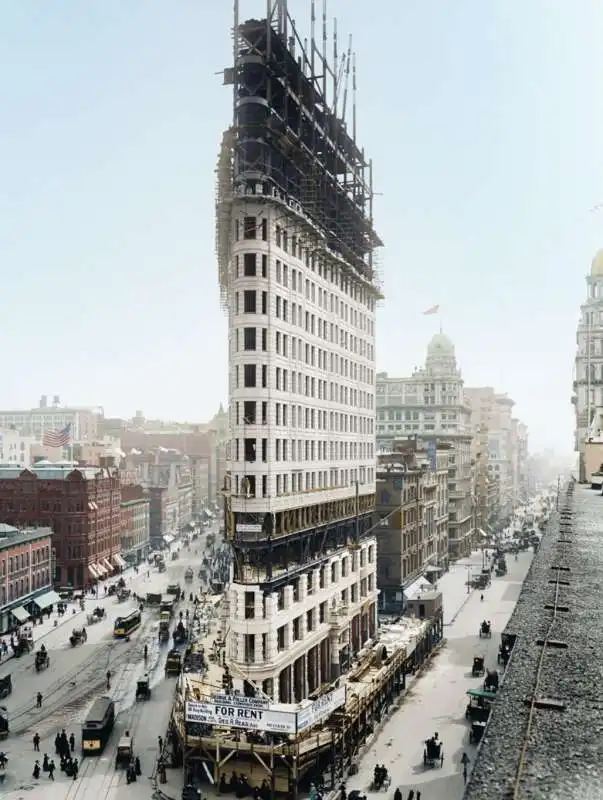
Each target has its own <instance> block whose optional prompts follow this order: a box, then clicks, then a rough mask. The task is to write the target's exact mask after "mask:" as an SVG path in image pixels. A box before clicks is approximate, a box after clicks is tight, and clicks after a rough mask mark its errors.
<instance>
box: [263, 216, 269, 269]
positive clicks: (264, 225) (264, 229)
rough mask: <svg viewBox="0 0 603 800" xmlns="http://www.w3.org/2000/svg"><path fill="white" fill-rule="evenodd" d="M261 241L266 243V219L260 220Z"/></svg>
mask: <svg viewBox="0 0 603 800" xmlns="http://www.w3.org/2000/svg"><path fill="white" fill-rule="evenodd" d="M262 241H264V242H267V241H268V220H267V219H263V220H262ZM264 277H266V276H264Z"/></svg>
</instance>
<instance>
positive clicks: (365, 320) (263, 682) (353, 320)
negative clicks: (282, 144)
mask: <svg viewBox="0 0 603 800" xmlns="http://www.w3.org/2000/svg"><path fill="white" fill-rule="evenodd" d="M232 225H233V235H234V241H233V244H232V265H231V273H230V276H229V277H230V280H229V286H228V295H229V326H230V400H229V411H230V426H231V432H232V438H231V443H230V460H229V478H230V492H229V509H228V511H229V513H228V515H227V529H228V531H229V533H230V535H231V537H232V539H233V544H234V551H235V568H234V579H235V580H234V583H233V584H232V586H231V588H230V618H229V625H230V635H229V652H228V656H229V661H230V664H231V666H232V667H233V670H234V673H235V674H237V672H238V674H239V675H244V676H245V678H246V679H247V680H249V681H251V682H252V683H255V684H256V685H259V686H261V687H262V688H263V691H264V692H265V693H266V694H268V695H269V696H271V697H273V698H274V699H275V700H279V701H280V702H293V701H299V700H301V699H303V698H304V697H306V696H307V694H308V693H309V692H311V691H313V690H314V689H315V688H316V687H317V686H318V685H320V684H321V683H324V682H327V681H328V680H330V679H331V677H332V676H333V675H337V674H339V673H340V671H344V670H345V669H346V668H347V667H348V665H349V664H350V661H351V657H352V655H353V653H354V652H357V651H358V650H359V649H360V648H361V647H362V645H363V644H364V643H365V642H366V641H367V639H369V638H370V637H372V636H373V635H374V632H375V627H376V599H377V586H376V544H375V542H376V540H375V538H374V536H373V535H370V534H368V533H367V531H368V529H369V527H370V523H371V518H370V513H371V511H372V508H373V507H374V496H375V449H374V436H375V430H374V415H375V410H374V409H375V405H374V403H375V400H374V381H375V338H374V337H375V299H376V297H375V289H374V287H373V286H372V285H371V283H370V281H368V280H367V279H366V277H364V276H363V275H361V274H360V273H358V272H356V271H355V270H354V269H352V268H350V266H349V265H346V264H345V263H343V262H341V261H340V260H337V259H335V258H334V257H332V256H330V255H329V254H328V252H326V251H325V252H323V253H321V254H317V253H316V252H314V251H313V250H312V248H311V247H310V246H309V241H308V237H309V236H310V235H311V229H310V228H309V227H308V225H307V224H305V223H304V220H303V218H302V217H300V216H299V215H296V214H287V213H286V212H285V210H284V209H282V208H281V207H279V206H278V205H271V204H267V203H258V202H257V200H256V201H254V199H253V198H245V199H241V200H239V201H238V202H237V203H236V204H235V206H234V208H233V217H232ZM252 543H255V545H257V546H256V547H255V548H252V547H251V545H252Z"/></svg>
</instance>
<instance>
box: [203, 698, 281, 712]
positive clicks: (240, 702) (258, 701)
mask: <svg viewBox="0 0 603 800" xmlns="http://www.w3.org/2000/svg"><path fill="white" fill-rule="evenodd" d="M211 701H212V703H224V704H226V705H229V706H242V707H244V708H265V709H266V710H268V708H269V706H270V700H268V698H266V697H245V695H244V694H215V695H214V696H213V697H212V699H211Z"/></svg>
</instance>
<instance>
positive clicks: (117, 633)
mask: <svg viewBox="0 0 603 800" xmlns="http://www.w3.org/2000/svg"><path fill="white" fill-rule="evenodd" d="M141 621H142V615H141V613H140V611H132V613H131V614H128V616H127V617H118V618H117V619H116V620H115V625H114V626H113V636H114V638H115V639H125V637H126V636H129V635H130V634H131V633H134V631H135V630H136V628H139V627H140V623H141Z"/></svg>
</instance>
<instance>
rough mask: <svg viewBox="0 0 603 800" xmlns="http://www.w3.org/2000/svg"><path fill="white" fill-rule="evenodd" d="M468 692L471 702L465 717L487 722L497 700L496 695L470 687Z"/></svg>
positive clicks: (472, 720)
mask: <svg viewBox="0 0 603 800" xmlns="http://www.w3.org/2000/svg"><path fill="white" fill-rule="evenodd" d="M467 694H468V696H469V702H468V703H467V708H466V709H465V719H467V720H468V721H469V722H486V721H487V719H488V717H489V716H490V711H491V709H492V703H493V702H494V701H495V700H496V695H495V694H492V693H491V692H484V691H480V690H478V689H470V690H469V691H468V692H467Z"/></svg>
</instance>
